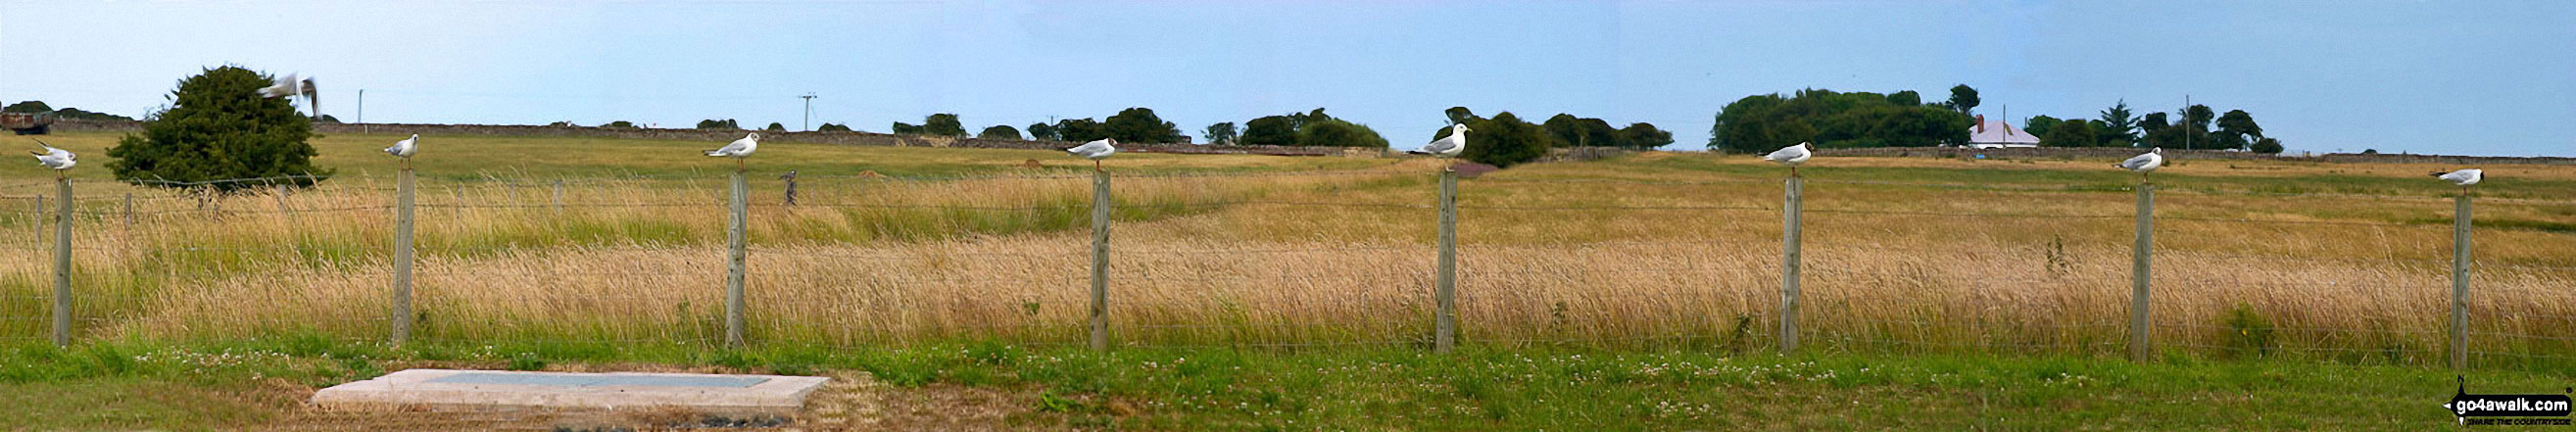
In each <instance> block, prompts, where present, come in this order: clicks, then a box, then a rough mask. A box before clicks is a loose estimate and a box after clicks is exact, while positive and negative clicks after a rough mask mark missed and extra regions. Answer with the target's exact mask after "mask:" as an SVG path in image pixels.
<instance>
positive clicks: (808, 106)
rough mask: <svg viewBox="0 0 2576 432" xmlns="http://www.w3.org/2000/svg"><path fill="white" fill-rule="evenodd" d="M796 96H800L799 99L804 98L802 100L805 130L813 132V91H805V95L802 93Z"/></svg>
mask: <svg viewBox="0 0 2576 432" xmlns="http://www.w3.org/2000/svg"><path fill="white" fill-rule="evenodd" d="M797 98H800V99H804V100H805V131H806V132H813V131H814V92H805V95H804V96H797Z"/></svg>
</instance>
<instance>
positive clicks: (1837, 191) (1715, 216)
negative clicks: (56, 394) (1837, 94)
mask: <svg viewBox="0 0 2576 432" xmlns="http://www.w3.org/2000/svg"><path fill="white" fill-rule="evenodd" d="M1011 157H1016V156H1011ZM1246 160H1256V161H1257V160H1258V159H1246ZM1001 162H1007V159H1000V160H987V161H980V162H978V161H954V162H939V163H959V164H979V163H1001ZM2107 163H2108V162H2107V161H2064V162H2061V161H2032V162H2030V163H2021V162H2013V161H1982V162H1963V161H1957V160H1933V159H1898V158H1847V159H1834V160H1829V161H1820V163H1818V164H1817V165H1816V167H1815V169H1813V170H1809V171H1808V175H1809V176H1810V178H1811V179H1810V181H1809V183H1808V186H1807V190H1806V200H1807V204H1806V209H1807V211H1808V212H1807V213H1806V214H1805V223H1806V224H1805V242H1804V248H1805V256H1806V259H1805V261H1804V262H1805V266H1804V268H1805V269H1806V273H1805V274H1806V277H1805V278H1804V279H1803V283H1802V285H1803V287H1804V296H1805V297H1804V300H1803V304H1804V305H1805V307H1804V308H1803V309H1802V312H1801V326H1802V327H1803V328H1805V329H1806V330H1807V332H1806V335H1807V336H1806V338H1807V342H1806V343H1805V346H1808V347H1812V348H1816V349H1826V350H1837V349H1852V350H1932V351H1939V350H1988V351H1991V350H2012V351H2074V352H2119V351H2121V350H2122V349H2123V348H2122V346H2123V344H2124V343H2125V341H2126V335H2127V320H2126V316H2127V308H2128V301H2129V288H2130V281H2129V277H2128V274H2129V263H2130V261H2129V258H2130V257H2129V246H2128V245H2129V243H2130V236H2131V234H2132V233H2131V224H2132V223H2133V220H2132V219H2131V218H2130V213H2131V212H2132V208H2133V207H2132V206H2133V205H2134V202H2133V197H2134V195H2133V194H2132V193H2131V192H2129V191H2125V190H2119V189H2118V187H2121V185H2125V184H2127V182H2133V181H2134V177H2131V176H2129V175H2127V174H2122V173H2118V172H2106V171H2108V170H2107V169H2096V167H2097V166H2100V165H2103V164H2107ZM1370 165H1373V166H1376V167H1374V168H1361V169H1359V170H1357V171H1349V170H1345V171H1334V172H1331V173H1319V174H1284V173H1283V174H1240V175H1182V176H1175V175H1139V176H1122V177H1119V178H1117V179H1116V182H1115V190H1116V192H1117V197H1118V200H1119V202H1120V206H1119V209H1118V222H1117V223H1116V224H1114V228H1113V236H1112V239H1113V240H1112V246H1111V250H1112V255H1111V261H1112V264H1111V276H1110V281H1111V282H1110V287H1111V288H1110V289H1111V309H1110V311H1111V313H1110V316H1111V322H1112V328H1113V329H1114V330H1113V332H1114V333H1115V334H1116V335H1117V336H1116V339H1117V340H1119V341H1120V342H1121V343H1132V344H1158V345H1175V344H1179V345H1188V344H1224V345H1274V344H1277V345H1338V344H1398V345H1406V344H1421V343H1425V341H1426V340H1427V338H1428V336H1429V333H1430V322H1431V314H1432V308H1433V306H1432V304H1433V303H1432V298H1431V294H1430V293H1431V291H1432V285H1433V281H1434V276H1435V275H1434V274H1433V268H1434V265H1433V262H1434V257H1435V255H1434V251H1433V248H1432V244H1433V243H1434V241H1435V233H1436V221H1437V210H1436V209H1434V208H1432V204H1434V203H1435V201H1436V199H1435V198H1436V197H1435V195H1434V193H1435V191H1434V189H1435V188H1434V187H1433V181H1432V180H1433V177H1432V175H1431V172H1432V171H1433V170H1435V169H1436V167H1437V165H1436V164H1435V163H1433V162H1430V161H1415V162H1411V163H1403V164H1397V165H1379V164H1370ZM1356 166H1369V165H1356ZM2431 168H2433V167H2414V166H2404V165H2317V164H2295V163H2273V162H2220V161H2188V162H2186V163H2184V164H2183V165H2182V166H2180V167H2176V168H2175V169H2173V170H2171V171H2170V172H2159V174H2158V178H2159V183H2160V184H2161V185H2163V189H2164V190H2165V192H2163V193H2161V194H2160V195H2159V197H2158V214H2159V215H2160V217H2161V218H2160V219H2159V220H2158V221H2157V231H2156V236H2157V243H2156V245H2157V246H2156V247H2157V252H2156V263H2155V265H2156V279H2155V294H2154V296H2153V297H2152V300H2153V302H2154V305H2155V315H2154V317H2155V320H2154V321H2155V328H2156V330H2155V331H2156V332H2157V340H2158V341H2159V343H2160V344H2162V345H2163V346H2166V347H2169V348H2175V349H2192V350H2225V349H2228V348H2229V347H2236V346H2248V347H2256V348H2269V349H2273V350H2276V351H2295V352H2310V353H2315V354H2319V355H2331V356H2338V357H2346V358H2354V359H2366V360H2386V361H2395V362H2424V361H2429V360H2428V359H2433V358H2437V357H2439V356H2440V354H2441V352H2442V350H2443V344H2444V342H2443V341H2444V340H2445V337H2444V336H2443V332H2444V331H2445V329H2446V326H2447V315H2446V314H2447V311H2448V302H2449V291H2450V280H2449V273H2448V272H2449V267H2448V258H2449V252H2450V251H2449V249H2450V248H2449V245H2450V240H2449V238H2450V230H2449V222H2448V217H2449V210H2450V202H2449V199H2448V198H2445V197H2444V195H2443V194H2445V193H2451V192H2452V191H2455V190H2456V189H2449V188H2445V187H2442V186H2440V185H2438V184H2429V183H2432V182H2433V181H2432V180H2430V179H2422V178H2414V177H2416V176H2420V175H2421V174H2420V173H2415V171H2423V170H2429V169H2431ZM2488 168H2489V169H2490V172H2491V173H2514V174H2513V177H2505V175H2504V174H2491V175H2495V176H2497V178H2499V180H2501V181H2497V182H2495V184H2492V185H2489V186H2484V187H2482V189H2481V190H2480V191H2479V193H2480V194H2481V195H2490V194H2492V195H2494V196H2501V197H2505V198H2496V199H2482V200H2481V201H2480V203H2479V207H2478V211H2479V216H2480V220H2481V221H2489V220H2495V221H2507V220H2511V221H2522V222H2518V223H2520V225H2512V226H2502V227H2493V228H2481V229H2480V230H2479V231H2478V249H2477V251H2478V260H2479V261H2478V262H2479V266H2478V267H2477V270H2476V271H2475V280H2476V281H2477V285H2476V294H2475V295H2474V296H2472V298H2471V300H2472V301H2471V306H2472V307H2471V310H2472V316H2473V326H2472V329H2473V331H2475V332H2477V333H2479V336H2478V337H2477V338H2475V339H2474V340H2473V344H2474V345H2473V346H2475V347H2477V349H2479V350H2481V351H2495V352H2506V353H2513V354H2515V355H2576V350H2571V347H2570V346H2568V344H2565V343H2562V342H2561V341H2560V340H2557V339H2547V338H2576V330H2570V329H2571V327H2570V326H2568V325H2567V324H2568V323H2570V322H2576V298H2571V295H2570V293H2568V292H2567V288H2568V287H2570V286H2576V284H2571V282H2576V242H2571V241H2570V240H2576V236H2571V234H2570V233H2569V232H2568V230H2564V229H2557V228H2554V227H2557V226H2559V225H2552V224H2568V223H2576V201H2567V200H2564V199H2552V198H2550V197H2552V196H2557V197H2562V198H2563V197H2564V196H2566V195H2561V194H2563V193H2564V192H2565V191H2568V190H2571V189H2576V186H2571V185H2576V174H2571V173H2569V172H2568V171H2569V170H2567V169H2566V168H2562V167H2539V166H2514V167H2488ZM1223 169H1227V170H1234V169H1232V168H1223ZM1074 173H1077V174H1075V175H1065V174H1067V173H1066V172H1059V171H1048V172H1036V173H1027V174H1020V175H1003V176H997V177H972V178H965V179H956V180H896V179H882V178H870V177H856V176H844V177H834V176H810V175H809V176H808V177H807V178H805V179H804V180H803V181H802V182H800V185H799V188H800V197H799V201H800V205H798V206H794V207H789V206H784V205H781V202H780V201H781V198H782V197H780V196H779V194H780V187H779V186H780V185H779V182H778V181H777V180H776V179H774V178H769V177H765V176H755V178H754V180H755V183H754V190H755V191H756V192H755V194H754V197H753V202H754V206H753V207H752V210H751V212H752V220H753V223H752V224H751V226H750V231H751V243H752V251H751V254H750V256H751V258H750V262H751V266H750V267H751V271H750V275H749V277H748V283H747V285H748V287H749V288H748V291H749V297H750V304H751V307H750V312H749V317H750V320H751V323H752V328H751V337H752V338H753V339H754V340H755V341H759V342H764V343H821V344H844V345H860V344H882V343H905V342H913V341H926V340H946V339H957V338H985V337H991V338H1003V339H1009V340H1017V341H1024V342H1031V343H1079V342H1080V341H1081V340H1083V338H1084V323H1085V319H1086V317H1087V311H1086V308H1087V305H1088V294H1087V293H1088V291H1089V285H1088V284H1089V282H1088V281H1089V279H1088V278H1089V267H1088V265H1089V261H1088V248H1089V233H1088V224H1089V214H1088V205H1089V192H1090V188H1089V181H1090V179H1089V177H1088V176H1087V175H1082V174H1086V173H1080V172H1079V171H1076V172H1074ZM1778 175H1779V173H1777V172H1775V170H1772V169H1770V167H1766V166H1761V165H1757V164H1756V163H1755V162H1753V161H1752V160H1751V159H1748V158H1742V157H1725V158H1719V157H1711V156H1705V155H1673V154H1650V155H1643V156H1638V157H1632V158H1627V159H1622V160H1613V161H1601V162H1588V163H1566V164H1542V165H1532V166H1527V167H1521V168H1515V169H1512V170H1508V171H1503V172H1498V173H1494V174H1488V175H1486V176H1485V177H1484V178H1478V179H1470V180H1466V181H1464V182H1463V184H1462V187H1461V190H1462V193H1461V195H1462V196H1461V199H1460V201H1461V207H1462V210H1461V215H1460V224H1459V233H1460V234H1459V237H1460V239H1461V240H1460V241H1461V244H1462V246H1461V248H1460V251H1459V260H1460V267H1461V268H1460V275H1459V293H1460V302H1461V308H1460V309H1461V310H1460V312H1461V318H1460V322H1461V328H1462V330H1461V333H1462V335H1463V337H1464V340H1466V341H1468V342H1469V343H1484V344H1577V345H1597V346H1634V345H1673V346H1693V347H1717V348H1725V349H1759V348H1761V347H1766V346H1770V345H1771V344H1773V343H1775V341H1774V340H1773V336H1774V328H1775V326H1777V321H1776V320H1777V306H1776V305H1777V302H1778V301H1779V299H1780V296H1779V285H1780V276H1779V263H1780V258H1779V255H1778V253H1779V247H1780V240H1779V230H1780V214H1779V213H1778V210H1776V209H1777V208H1778V207H1779V206H1780V195H1781V190H1780V184H1779V180H1778ZM391 183H392V182H391V181H389V180H387V179H383V178H359V177H349V178H343V179H337V180H333V181H332V182H331V183H329V184H327V185H326V187H324V188H321V189H317V190H314V191H308V192H299V193H294V194H290V195H288V196H287V197H286V200H285V201H286V203H287V207H288V208H290V209H293V211H292V212H279V211H278V210H277V201H278V199H277V198H276V197H274V196H266V195H251V196H234V197H227V198H221V199H220V200H219V201H220V202H219V203H201V202H200V201H196V200H193V199H190V198H187V197H179V196H173V195H166V194H161V193H158V192H150V191H145V192H139V193H140V195H137V196H138V202H137V204H136V206H137V209H138V210H139V211H142V212H144V216H141V217H138V218H137V222H136V223H135V224H134V225H133V226H132V227H130V228H129V227H125V226H123V225H122V222H121V220H120V219H121V215H122V213H121V211H119V210H121V208H120V207H119V206H121V202H118V201H115V200H104V199H102V200H96V201H84V202H83V203H82V208H83V212H84V216H85V218H84V219H83V221H82V222H81V225H78V226H80V227H82V228H81V229H82V231H81V234H80V238H79V244H80V245H82V246H81V247H82V249H81V250H80V251H79V257H78V259H79V267H80V269H81V270H80V274H79V275H78V279H79V282H78V285H79V286H81V287H82V289H83V290H84V292H89V293H96V294H95V295H96V296H97V299H96V300H95V301H87V302H85V303H84V304H83V305H82V307H81V309H80V310H81V311H82V316H83V317H85V318H88V320H87V321H85V323H84V325H83V326H82V329H83V334H84V335H85V336H89V337H105V336H117V335H134V336H145V337H174V338H232V337H244V336H251V335H261V334H273V333H278V332H295V331H310V332H320V333H324V334H330V335H337V336H345V337H350V338H376V337H380V336H381V335H382V334H383V331H384V330H385V327H386V326H385V324H384V320H383V319H382V316H383V314H384V312H383V311H385V310H387V307H388V302H387V301H386V300H385V294H386V293H387V292H388V291H389V289H390V287H389V278H388V276H387V273H388V272H389V269H390V267H389V266H388V265H386V264H385V262H386V260H387V257H388V256H389V253H388V252H387V247H388V245H389V243H390V239H391V237H392V232H391V229H390V225H391V216H390V213H391V212H390V210H389V209H387V208H386V206H387V205H389V203H390V202H391V198H390V192H389V190H390V189H391ZM2285 188H2307V189H2303V190H2302V189H2285ZM23 191H24V190H23V189H20V190H13V191H6V192H0V193H8V194H16V193H21V192H23ZM565 191H566V192H565V195H564V198H563V201H564V202H565V203H566V205H565V206H564V207H562V208H561V209H560V210H558V209H557V208H556V207H555V206H553V205H552V203H553V200H554V199H553V196H552V193H553V192H552V184H551V181H550V180H522V179H515V178H498V179H466V180H457V179H446V180H435V181H425V182H424V187H423V188H422V192H421V193H420V195H419V200H420V205H421V207H420V208H419V212H420V213H419V214H420V219H421V225H420V226H419V228H418V233H419V237H420V244H421V246H420V251H421V258H420V260H419V263H418V268H417V272H418V275H419V276H418V282H417V284H418V288H417V290H418V295H417V296H418V300H417V305H418V306H417V308H418V310H419V311H420V314H421V319H422V321H421V324H420V326H421V327H420V328H421V330H420V332H421V333H420V336H421V337H423V338H428V339H435V340H507V339H535V340H569V341H600V340H618V341H630V342H642V343H684V344H707V343H711V341H713V340H716V339H719V338H720V337H721V334H722V329H723V324H722V322H723V287H724V282H723V281H724V272H725V268H724V263H725V261H724V256H725V253H724V250H723V248H722V243H723V238H724V232H723V226H724V223H725V218H726V216H725V214H724V212H723V211H722V207H721V205H722V204H721V203H723V202H724V197H723V195H724V193H725V192H724V181H723V178H722V176H721V174H714V175H703V176H696V177H691V176H685V175H666V176H661V177H657V178H652V179H642V180H577V181H573V182H568V183H567V187H566V189H565ZM2365 195H2366V196H2365ZM460 197H461V198H460ZM458 203H464V204H466V205H463V206H459V205H456V204H458ZM200 208H205V209H209V210H203V211H201V210H199V209H200ZM214 208H221V209H222V210H221V211H215V210H211V209H214ZM18 214H19V216H18V217H20V218H23V217H25V214H24V213H23V212H20V213H18ZM0 226H8V227H11V228H14V229H11V230H9V231H8V232H9V233H12V237H15V238H11V239H8V240H7V241H6V242H0V243H5V244H9V245H12V247H13V248H14V249H12V250H17V251H31V252H34V253H15V252H13V253H11V254H8V255H7V256H6V257H5V258H0V269H5V270H6V271H7V273H6V276H5V279H0V289H5V293H6V294H5V295H7V296H9V297H8V299H9V300H8V302H7V303H5V304H6V305H7V307H5V308H0V311H6V312H7V313H8V317H9V318H10V319H12V320H14V321H6V323H7V324H6V325H5V328H6V329H7V330H8V331H7V335H8V336H13V337H30V338H32V337H40V336H41V335H42V334H43V333H42V332H43V327H42V325H43V323H42V321H41V317H42V316H43V315H42V313H43V311H44V309H43V305H42V302H43V298H44V295H45V294H44V293H45V291H46V290H47V289H49V287H50V282H49V280H50V279H49V277H50V275H49V274H48V270H46V269H47V268H49V261H48V259H49V257H48V256H47V255H46V253H44V252H43V250H42V249H39V248H36V247H35V246H36V244H35V243H33V240H34V239H33V238H31V237H32V234H17V233H27V232H29V231H30V230H31V228H33V227H34V226H35V225H32V224H29V223H26V222H24V221H19V222H15V223H9V224H6V225H0ZM191 247H195V248H198V249H199V250H196V251H190V250H188V248H191ZM2239 310H2242V311H2244V313H2238V312H2235V311H2239ZM2231 314H2238V315H2250V316H2254V317H2259V318H2260V319H2261V320H2262V321H2264V324H2262V325H2260V326H2255V327H2250V328H2249V327H2247V326H2246V325H2245V324H2242V323H2241V322H2240V323H2239V324H2230V323H2229V322H2230V321H2229V320H2230V316H2231ZM22 317H23V318H25V319H20V318H22ZM2265 329H2268V330H2270V331H2271V332H2272V333H2271V334H2270V336H2269V339H2268V340H2262V339H2257V338H2255V337H2256V336H2258V335H2257V334H2255V333H2259V332H2261V331H2262V330H2265ZM2535 336H2536V338H2535Z"/></svg>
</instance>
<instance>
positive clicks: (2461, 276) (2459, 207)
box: [2451, 187, 2469, 369]
mask: <svg viewBox="0 0 2576 432" xmlns="http://www.w3.org/2000/svg"><path fill="white" fill-rule="evenodd" d="M2453 207H2454V208H2453V209H2452V210H2451V368H2452V369H2462V368H2467V367H2469V190H2468V188H2465V187H2463V188H2460V197H2459V199H2458V201H2457V202H2456V203H2454V204H2453Z"/></svg>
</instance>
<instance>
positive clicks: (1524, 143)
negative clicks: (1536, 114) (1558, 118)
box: [1431, 112, 1555, 167]
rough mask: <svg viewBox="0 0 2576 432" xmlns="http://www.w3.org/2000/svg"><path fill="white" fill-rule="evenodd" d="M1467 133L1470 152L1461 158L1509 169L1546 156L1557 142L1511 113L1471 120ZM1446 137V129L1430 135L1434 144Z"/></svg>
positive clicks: (1537, 127) (1541, 129) (1543, 131)
mask: <svg viewBox="0 0 2576 432" xmlns="http://www.w3.org/2000/svg"><path fill="white" fill-rule="evenodd" d="M1467 129H1468V130H1469V132H1467V151H1466V152H1465V153H1463V154H1460V155H1459V157H1460V158H1464V159H1467V160H1470V161H1475V162H1476V163H1482V164H1486V165H1493V166H1497V167H1510V166H1512V165H1519V164H1521V163H1524V162H1529V161H1535V160H1538V158H1540V157H1543V156H1547V145H1548V141H1550V140H1554V139H1555V138H1553V137H1549V136H1548V135H1547V130H1546V129H1545V128H1542V127H1539V125H1534V124H1530V123H1529V122H1526V121H1521V118H1520V117H1518V116H1513V115H1512V113H1510V112H1504V113H1501V114H1495V115H1494V118H1491V119H1472V120H1469V121H1468V122H1467ZM1447 137H1449V128H1447V127H1442V128H1440V130H1439V131H1438V132H1433V133H1432V135H1431V139H1432V140H1435V141H1436V140H1439V139H1441V138H1447Z"/></svg>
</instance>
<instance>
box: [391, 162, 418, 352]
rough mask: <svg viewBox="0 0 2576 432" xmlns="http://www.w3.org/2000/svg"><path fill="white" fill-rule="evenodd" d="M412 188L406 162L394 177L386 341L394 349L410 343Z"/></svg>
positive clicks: (409, 165)
mask: <svg viewBox="0 0 2576 432" xmlns="http://www.w3.org/2000/svg"><path fill="white" fill-rule="evenodd" d="M412 185H413V181H412V171H411V163H410V162H409V161H405V162H404V163H403V169H402V171H399V172H396V173H395V175H394V287H393V288H394V293H393V296H394V297H393V301H394V307H393V311H392V312H393V332H392V333H393V334H392V335H390V337H389V339H390V340H392V341H393V343H394V344H396V345H400V344H402V343H403V342H404V341H409V340H411V324H412V322H411V321H412V316H413V315H412V311H411V265H412V231H411V228H412V222H413V219H412Z"/></svg>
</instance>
